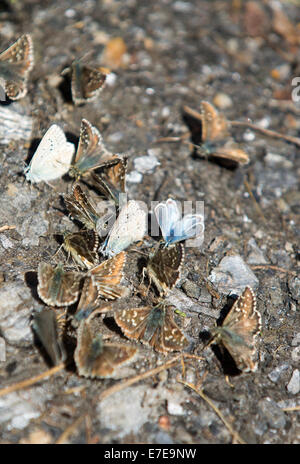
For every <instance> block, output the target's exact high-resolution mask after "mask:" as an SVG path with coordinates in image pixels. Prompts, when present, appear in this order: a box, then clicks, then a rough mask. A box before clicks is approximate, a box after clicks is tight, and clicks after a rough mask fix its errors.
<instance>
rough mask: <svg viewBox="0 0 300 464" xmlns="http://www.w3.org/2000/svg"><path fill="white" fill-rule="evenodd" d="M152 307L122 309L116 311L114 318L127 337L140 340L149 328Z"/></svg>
mask: <svg viewBox="0 0 300 464" xmlns="http://www.w3.org/2000/svg"><path fill="white" fill-rule="evenodd" d="M150 312H151V307H149V306H143V307H140V308H130V309H122V310H120V311H116V312H115V313H114V319H115V321H116V323H117V324H118V326H119V327H120V328H121V330H122V332H123V333H124V335H126V337H128V338H130V339H135V340H139V339H141V338H143V336H144V333H145V330H146V328H147V321H148V316H149V314H150Z"/></svg>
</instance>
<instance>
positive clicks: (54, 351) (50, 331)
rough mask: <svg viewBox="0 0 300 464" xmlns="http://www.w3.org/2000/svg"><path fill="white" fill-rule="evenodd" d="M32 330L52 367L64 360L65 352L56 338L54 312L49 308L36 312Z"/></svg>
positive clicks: (57, 337)
mask: <svg viewBox="0 0 300 464" xmlns="http://www.w3.org/2000/svg"><path fill="white" fill-rule="evenodd" d="M32 328H33V330H34V332H35V333H36V335H37V336H38V338H39V340H40V342H41V343H42V345H43V347H44V348H45V350H46V352H47V354H48V356H49V357H50V359H51V361H52V363H53V365H54V366H56V365H57V364H60V363H61V362H63V361H65V359H66V357H67V356H66V352H65V349H64V347H63V344H62V341H61V340H60V338H59V336H58V330H57V320H56V315H55V312H54V311H53V310H52V309H49V308H43V309H42V310H40V311H36V312H35V313H34V315H33V321H32Z"/></svg>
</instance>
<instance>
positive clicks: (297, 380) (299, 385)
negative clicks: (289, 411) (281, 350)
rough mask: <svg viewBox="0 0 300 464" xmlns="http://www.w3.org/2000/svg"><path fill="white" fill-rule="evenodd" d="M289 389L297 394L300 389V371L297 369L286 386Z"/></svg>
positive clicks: (293, 393)
mask: <svg viewBox="0 0 300 464" xmlns="http://www.w3.org/2000/svg"><path fill="white" fill-rule="evenodd" d="M286 388H287V391H288V392H289V393H291V394H292V395H297V393H299V391H300V371H299V369H295V370H294V372H293V374H292V377H291V379H290V381H289V383H288V384H287V386H286Z"/></svg>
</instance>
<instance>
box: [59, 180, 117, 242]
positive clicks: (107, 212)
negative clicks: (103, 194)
mask: <svg viewBox="0 0 300 464" xmlns="http://www.w3.org/2000/svg"><path fill="white" fill-rule="evenodd" d="M64 202H65V205H66V207H67V209H68V211H69V213H70V215H71V217H73V218H74V219H76V220H78V221H79V222H81V223H82V224H84V226H85V227H86V228H87V229H91V230H95V231H96V232H97V234H98V235H99V236H100V237H102V236H105V235H107V232H108V224H109V222H110V220H111V219H112V218H114V217H115V214H116V211H115V208H114V206H113V205H111V204H110V203H109V202H106V201H102V202H101V203H100V205H98V209H100V208H101V210H102V212H101V213H100V212H99V213H98V211H96V209H95V207H94V205H93V204H92V202H91V201H90V200H89V198H88V197H87V195H86V194H85V193H84V192H83V191H82V189H81V187H80V185H79V184H75V185H74V186H73V188H72V194H71V195H65V196H64Z"/></svg>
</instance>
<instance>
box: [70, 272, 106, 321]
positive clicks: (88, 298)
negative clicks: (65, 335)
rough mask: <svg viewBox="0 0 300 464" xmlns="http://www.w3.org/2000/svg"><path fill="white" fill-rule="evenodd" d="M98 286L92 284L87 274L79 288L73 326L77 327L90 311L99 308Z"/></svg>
mask: <svg viewBox="0 0 300 464" xmlns="http://www.w3.org/2000/svg"><path fill="white" fill-rule="evenodd" d="M99 305H100V303H99V293H98V288H97V287H96V285H95V284H94V282H93V280H92V277H91V276H89V275H87V276H86V277H85V279H84V283H83V287H82V290H81V295H80V300H79V303H78V306H77V308H76V312H75V314H74V318H73V320H72V325H73V327H78V323H80V322H81V321H82V320H83V319H87V318H88V317H89V316H90V314H91V313H92V312H94V311H95V310H96V309H98V308H99Z"/></svg>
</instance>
